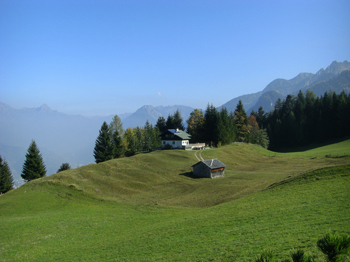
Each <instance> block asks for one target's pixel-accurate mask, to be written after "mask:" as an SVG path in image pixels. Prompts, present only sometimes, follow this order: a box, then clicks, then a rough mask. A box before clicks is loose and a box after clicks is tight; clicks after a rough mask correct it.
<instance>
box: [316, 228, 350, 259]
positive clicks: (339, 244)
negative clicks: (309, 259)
mask: <svg viewBox="0 0 350 262" xmlns="http://www.w3.org/2000/svg"><path fill="white" fill-rule="evenodd" d="M317 247H318V248H319V249H320V250H321V251H322V253H323V254H325V255H326V258H327V261H330V262H336V261H343V260H342V256H343V255H345V254H346V253H347V252H348V250H349V247H350V237H349V236H342V237H340V236H336V235H331V234H326V235H324V236H323V237H322V238H320V239H319V240H318V241H317Z"/></svg>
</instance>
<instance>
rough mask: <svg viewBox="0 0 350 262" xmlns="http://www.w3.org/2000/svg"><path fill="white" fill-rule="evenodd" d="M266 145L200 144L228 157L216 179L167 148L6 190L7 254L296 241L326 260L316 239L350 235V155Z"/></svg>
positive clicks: (228, 256) (243, 250)
mask: <svg viewBox="0 0 350 262" xmlns="http://www.w3.org/2000/svg"><path fill="white" fill-rule="evenodd" d="M343 143H348V142H347V141H344V142H341V143H340V144H334V145H329V146H328V147H330V148H328V149H327V150H326V149H324V148H320V150H321V149H322V150H321V151H322V152H325V151H327V152H329V149H332V148H333V147H341V148H342V149H343V146H342V145H343ZM333 149H334V148H333ZM260 150H261V148H258V147H256V146H253V145H246V144H234V145H230V146H226V147H222V148H217V149H211V150H206V151H204V152H202V156H203V157H204V158H205V159H209V158H214V157H215V158H218V159H220V160H221V161H223V162H224V163H225V164H226V165H227V169H226V173H225V177H223V178H217V179H195V178H192V177H191V175H190V171H191V168H190V167H191V165H192V164H194V163H196V162H197V160H196V158H195V156H194V152H189V151H178V150H170V151H156V152H152V153H148V154H139V155H136V156H134V157H130V158H122V159H115V160H111V161H107V162H104V163H100V164H91V165H88V166H84V167H81V168H78V169H73V170H68V171H64V172H61V173H58V174H55V175H52V176H49V177H45V178H42V179H37V180H34V181H31V182H29V183H27V184H25V185H24V186H22V187H20V188H18V189H16V190H13V191H11V192H9V193H7V194H5V195H3V196H2V197H0V211H1V212H0V223H1V225H2V227H1V228H0V233H1V236H2V237H1V238H0V246H1V260H2V261H23V260H26V261H116V260H119V261H254V258H256V257H257V256H258V255H259V254H261V253H262V252H263V251H264V250H267V249H268V250H271V251H272V252H273V253H274V254H275V255H276V258H277V259H285V258H286V257H288V255H289V254H290V252H291V251H292V250H294V249H297V248H298V249H302V250H305V251H306V252H309V253H312V254H315V255H316V258H317V259H318V260H317V261H323V260H322V254H321V253H320V252H319V251H318V250H317V248H316V246H315V243H316V241H317V239H318V238H319V237H320V236H322V234H324V233H327V232H338V233H345V234H350V228H349V226H348V225H349V222H350V221H349V217H350V201H349V199H350V165H349V157H348V156H345V157H322V158H320V157H319V156H318V157H317V158H315V157H314V156H311V155H309V154H310V153H309V152H305V153H301V152H298V153H297V154H296V155H293V154H292V153H288V154H280V153H279V154H275V153H273V152H269V151H264V152H259V151H260ZM314 153H315V152H314ZM316 153H317V152H316ZM318 154H319V153H318ZM327 154H328V153H327ZM342 154H343V152H342ZM303 156H306V157H303Z"/></svg>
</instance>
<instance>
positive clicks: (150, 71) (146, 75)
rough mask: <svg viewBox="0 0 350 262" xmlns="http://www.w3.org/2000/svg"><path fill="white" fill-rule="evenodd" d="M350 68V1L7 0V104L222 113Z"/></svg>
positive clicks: (2, 67)
mask: <svg viewBox="0 0 350 262" xmlns="http://www.w3.org/2000/svg"><path fill="white" fill-rule="evenodd" d="M334 60H337V61H339V62H340V61H341V62H343V61H344V60H350V1H349V0H329V1H321V0H318V1H312V0H293V1H289V0H278V1H277V0H276V1H263V0H257V1H249V0H239V1H235V0H227V1H222V0H213V1H205V0H198V1H192V0H158V1H153V0H149V1H148V0H139V1H134V0H123V1H117V0H115V1H112V0H111V1H107V0H99V1H97V0H96V1H92V0H82V1H80V0H67V1H66V0H40V1H39V0H38V1H34V0H33V1H31V0H23V1H19V0H1V1H0V102H3V103H6V104H8V105H10V106H12V107H14V108H23V107H38V106H40V105H41V104H43V103H46V104H48V105H49V106H50V107H51V108H52V109H55V110H58V111H60V112H64V113H74V114H83V115H110V114H122V113H126V112H134V111H135V110H136V109H138V108H140V107H141V106H143V105H153V106H158V105H164V106H166V105H176V104H181V105H189V106H192V107H195V108H205V107H206V105H207V104H208V103H212V104H213V105H214V106H221V105H222V104H224V103H225V102H227V101H229V100H230V99H232V98H235V97H237V96H240V95H243V94H248V93H254V92H258V91H261V90H262V89H263V88H264V87H265V86H266V85H267V84H268V83H269V82H271V81H272V80H274V79H276V78H285V79H291V78H293V77H294V76H296V75H297V74H298V73H300V72H311V73H316V72H317V71H318V70H319V69H320V68H322V67H323V68H325V67H327V66H328V65H330V64H331V62H332V61H334Z"/></svg>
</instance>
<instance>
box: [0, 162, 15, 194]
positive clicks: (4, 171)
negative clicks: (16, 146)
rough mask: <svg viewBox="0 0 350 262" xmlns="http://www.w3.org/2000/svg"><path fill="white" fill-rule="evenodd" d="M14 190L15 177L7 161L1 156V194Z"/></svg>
mask: <svg viewBox="0 0 350 262" xmlns="http://www.w3.org/2000/svg"><path fill="white" fill-rule="evenodd" d="M11 189H13V177H12V174H11V171H10V167H9V166H8V164H7V161H6V160H5V159H4V160H3V159H2V157H1V156H0V194H4V193H6V192H7V191H9V190H11Z"/></svg>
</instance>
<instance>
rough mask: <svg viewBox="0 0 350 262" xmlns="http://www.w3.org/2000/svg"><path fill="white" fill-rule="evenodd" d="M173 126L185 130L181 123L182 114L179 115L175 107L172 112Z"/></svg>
mask: <svg viewBox="0 0 350 262" xmlns="http://www.w3.org/2000/svg"><path fill="white" fill-rule="evenodd" d="M174 128H175V129H176V128H178V129H180V130H185V127H184V125H183V120H182V116H181V113H180V111H179V109H177V110H176V111H175V113H174Z"/></svg>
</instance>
